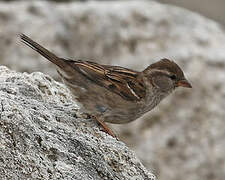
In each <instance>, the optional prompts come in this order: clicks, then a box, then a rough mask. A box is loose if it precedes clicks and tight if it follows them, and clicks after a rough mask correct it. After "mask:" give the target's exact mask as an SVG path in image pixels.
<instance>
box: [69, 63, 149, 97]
mask: <svg viewBox="0 0 225 180" xmlns="http://www.w3.org/2000/svg"><path fill="white" fill-rule="evenodd" d="M72 65H73V67H74V68H75V69H76V70H77V71H79V72H80V73H81V74H83V75H84V76H86V77H87V78H88V79H89V80H91V81H94V82H95V83H96V84H98V85H100V86H102V87H105V88H107V89H108V90H110V91H111V92H114V93H116V94H118V95H120V96H121V97H122V98H124V99H126V100H128V101H139V100H141V99H142V98H143V97H144V96H145V88H144V85H143V82H142V81H140V80H138V74H139V73H138V72H137V71H133V70H130V69H127V68H122V67H119V66H107V65H100V64H97V63H94V62H89V61H73V63H72Z"/></svg>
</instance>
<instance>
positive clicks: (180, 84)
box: [177, 79, 192, 88]
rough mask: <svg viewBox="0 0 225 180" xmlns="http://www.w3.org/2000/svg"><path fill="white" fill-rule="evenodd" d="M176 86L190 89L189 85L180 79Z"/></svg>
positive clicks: (186, 81)
mask: <svg viewBox="0 0 225 180" xmlns="http://www.w3.org/2000/svg"><path fill="white" fill-rule="evenodd" d="M177 86H178V87H179V86H180V87H186V88H192V86H191V84H190V83H189V82H188V80H186V79H182V80H180V81H178V82H177Z"/></svg>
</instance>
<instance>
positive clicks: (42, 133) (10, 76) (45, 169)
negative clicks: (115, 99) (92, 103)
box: [0, 66, 155, 180]
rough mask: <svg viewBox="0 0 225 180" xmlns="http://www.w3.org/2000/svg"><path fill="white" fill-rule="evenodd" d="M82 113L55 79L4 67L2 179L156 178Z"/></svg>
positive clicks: (0, 88) (0, 81)
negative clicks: (17, 71)
mask: <svg viewBox="0 0 225 180" xmlns="http://www.w3.org/2000/svg"><path fill="white" fill-rule="evenodd" d="M78 109H79V108H78V106H77V104H76V103H75V102H73V101H72V98H71V95H70V92H69V90H68V89H67V88H66V87H64V86H63V85H62V84H60V83H57V82H55V81H54V80H53V79H52V78H50V77H49V76H46V75H44V74H42V73H32V74H27V73H23V74H22V73H16V72H13V71H10V70H9V69H7V68H6V67H3V66H0V179H2V180H3V179H7V180H8V179H76V180H79V179H80V180H89V179H90V180H98V179H99V180H102V179H111V180H114V179H117V180H121V179H124V180H125V179H140V180H141V179H149V180H154V179H155V178H154V176H153V175H152V174H151V173H150V172H148V171H147V170H146V169H145V168H144V166H143V165H142V164H141V163H140V161H139V160H138V159H137V158H136V157H135V155H134V153H133V152H132V151H130V150H129V149H128V148H127V147H126V146H125V144H124V143H122V142H120V141H117V140H116V139H115V138H112V137H111V136H109V135H106V134H105V133H103V132H101V131H100V130H99V128H98V127H97V126H96V123H95V121H93V120H91V119H84V118H82V117H81V115H80V113H79V111H78Z"/></svg>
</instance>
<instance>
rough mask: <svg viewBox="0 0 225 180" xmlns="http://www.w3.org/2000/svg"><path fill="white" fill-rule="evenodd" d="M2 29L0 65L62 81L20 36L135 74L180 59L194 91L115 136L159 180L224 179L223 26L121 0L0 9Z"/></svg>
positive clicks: (176, 96) (184, 92) (177, 95)
mask: <svg viewBox="0 0 225 180" xmlns="http://www.w3.org/2000/svg"><path fill="white" fill-rule="evenodd" d="M0 26H1V28H0V37H1V38H0V39H1V40H0V62H1V63H4V64H5V65H7V66H9V67H11V68H12V69H15V70H19V71H28V72H32V71H37V70H39V71H42V72H45V73H47V74H49V75H51V76H53V77H56V73H55V70H54V68H53V66H52V65H50V64H49V63H48V62H47V61H46V60H44V59H43V58H41V57H40V56H39V55H38V54H37V53H35V52H33V51H32V50H30V49H29V48H27V47H24V46H23V45H21V43H19V42H18V39H17V37H16V34H17V33H18V32H23V33H26V34H28V35H30V36H31V37H32V38H33V39H35V40H37V41H38V42H40V43H41V44H43V45H44V46H46V47H48V48H49V49H51V50H53V51H54V52H56V53H57V54H58V55H60V56H63V57H77V58H84V59H96V61H98V62H101V63H105V64H114V65H122V66H126V67H130V68H134V69H136V70H141V69H143V68H144V67H145V66H147V65H149V64H150V63H152V62H153V61H156V60H158V59H160V58H163V57H167V58H171V59H174V60H175V61H176V62H177V63H178V64H179V65H180V66H181V67H182V68H183V69H184V71H185V73H186V76H187V77H188V79H189V80H190V81H191V82H192V85H193V89H192V90H185V89H178V90H177V91H176V93H174V94H173V95H172V96H170V97H168V98H167V99H166V100H164V101H163V102H162V103H161V104H160V106H158V107H157V108H155V110H153V111H152V112H151V113H149V114H148V115H146V116H145V117H144V118H142V119H140V120H137V121H136V122H134V123H131V124H128V125H123V126H119V127H118V128H117V132H118V133H119V134H120V138H123V140H124V141H125V142H126V143H127V144H128V145H129V146H130V147H132V148H133V149H134V150H135V151H136V153H137V154H138V156H139V157H140V158H141V159H142V162H143V163H144V164H145V165H146V166H147V167H148V168H150V169H153V170H155V173H156V174H158V176H159V179H161V180H164V179H167V180H168V179H172V180H180V179H182V180H186V179H188V180H189V179H191V180H199V179H204V180H211V179H216V180H217V179H218V180H223V179H224V177H225V156H224V147H225V141H224V137H225V129H224V127H225V121H224V117H225V110H224V107H225V83H224V81H225V51H224V49H225V33H224V30H223V28H222V27H221V26H220V25H218V24H217V23H215V22H213V21H211V20H209V19H206V18H204V17H202V16H199V15H197V14H195V13H192V12H190V11H187V10H184V9H180V8H177V7H172V6H167V5H161V4H158V3H155V2H147V1H132V2H125V1H123V2H119V1H116V2H87V3H71V4H55V3H48V2H21V3H16V2H15V3H12V4H5V3H1V4H0ZM114 127H115V126H114Z"/></svg>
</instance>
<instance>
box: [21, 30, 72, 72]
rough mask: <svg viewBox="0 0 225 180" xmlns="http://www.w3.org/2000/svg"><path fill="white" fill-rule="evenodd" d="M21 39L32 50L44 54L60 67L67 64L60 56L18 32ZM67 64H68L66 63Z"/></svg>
mask: <svg viewBox="0 0 225 180" xmlns="http://www.w3.org/2000/svg"><path fill="white" fill-rule="evenodd" d="M20 39H21V41H22V42H23V43H24V44H26V45H27V46H29V47H30V48H32V49H33V50H35V51H37V52H38V53H39V54H41V55H42V56H44V57H45V58H46V59H48V60H49V61H51V62H52V63H54V64H56V65H57V66H59V67H60V68H63V67H65V66H66V65H67V63H66V61H65V60H64V59H62V58H59V57H57V56H56V55H55V54H53V53H52V52H50V51H49V50H47V49H46V48H44V47H43V46H41V45H40V44H38V43H37V42H35V41H33V40H32V39H30V38H29V37H28V36H26V35H24V34H20ZM67 66H68V65H67Z"/></svg>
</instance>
